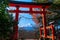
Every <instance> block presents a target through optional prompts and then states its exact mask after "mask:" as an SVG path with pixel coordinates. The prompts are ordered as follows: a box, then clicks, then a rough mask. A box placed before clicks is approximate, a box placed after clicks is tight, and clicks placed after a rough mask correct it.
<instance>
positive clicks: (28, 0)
mask: <svg viewBox="0 0 60 40" xmlns="http://www.w3.org/2000/svg"><path fill="white" fill-rule="evenodd" d="M15 1H23V2H32V0H15Z"/></svg>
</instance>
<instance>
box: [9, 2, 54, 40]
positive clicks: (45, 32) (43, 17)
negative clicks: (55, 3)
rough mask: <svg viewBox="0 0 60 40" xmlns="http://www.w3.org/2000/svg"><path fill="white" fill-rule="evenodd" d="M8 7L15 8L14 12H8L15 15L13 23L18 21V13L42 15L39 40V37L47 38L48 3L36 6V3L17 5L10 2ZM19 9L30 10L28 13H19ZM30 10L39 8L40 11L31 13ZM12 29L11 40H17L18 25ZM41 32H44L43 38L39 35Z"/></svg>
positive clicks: (20, 3)
mask: <svg viewBox="0 0 60 40" xmlns="http://www.w3.org/2000/svg"><path fill="white" fill-rule="evenodd" d="M9 6H11V7H16V10H13V11H12V10H9V12H15V13H16V17H15V21H18V15H19V13H30V14H32V13H40V14H41V15H42V22H43V28H40V38H41V37H44V38H47V30H46V8H48V7H49V6H50V3H41V4H36V3H25V2H19V3H15V2H10V3H9ZM19 7H25V8H29V9H30V10H29V11H21V10H19ZM32 8H41V9H42V11H33V10H32ZM13 29H14V35H13V40H18V25H15V27H14V28H13ZM41 30H43V31H44V36H42V34H41V33H42V31H41ZM53 33H54V32H53ZM53 36H54V35H53Z"/></svg>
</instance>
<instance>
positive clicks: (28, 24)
mask: <svg viewBox="0 0 60 40" xmlns="http://www.w3.org/2000/svg"><path fill="white" fill-rule="evenodd" d="M18 26H19V27H32V25H31V24H30V23H27V24H21V25H18Z"/></svg>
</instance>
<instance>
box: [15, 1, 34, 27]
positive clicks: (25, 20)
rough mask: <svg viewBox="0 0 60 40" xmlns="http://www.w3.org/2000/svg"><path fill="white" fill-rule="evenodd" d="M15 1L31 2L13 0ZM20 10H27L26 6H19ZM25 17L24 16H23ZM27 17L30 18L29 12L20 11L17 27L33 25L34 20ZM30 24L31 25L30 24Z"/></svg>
mask: <svg viewBox="0 0 60 40" xmlns="http://www.w3.org/2000/svg"><path fill="white" fill-rule="evenodd" d="M15 1H23V2H32V0H15ZM21 10H25V11H26V10H28V9H27V8H21ZM22 16H24V17H26V18H24V17H22ZM28 18H32V16H31V15H30V14H29V13H26V14H25V13H24V14H22V13H20V14H19V21H18V23H19V24H18V26H19V27H30V26H32V25H35V23H34V21H33V20H32V19H28ZM31 24H32V25H31Z"/></svg>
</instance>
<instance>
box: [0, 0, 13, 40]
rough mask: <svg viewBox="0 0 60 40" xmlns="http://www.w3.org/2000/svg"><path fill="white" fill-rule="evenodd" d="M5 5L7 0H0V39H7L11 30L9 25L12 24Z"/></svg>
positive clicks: (11, 25)
mask: <svg viewBox="0 0 60 40" xmlns="http://www.w3.org/2000/svg"><path fill="white" fill-rule="evenodd" d="M7 6H8V0H0V40H8V39H9V37H10V35H11V33H12V32H13V31H12V30H11V27H13V26H14V21H13V18H12V16H11V15H9V14H8V12H7V10H6V7H7Z"/></svg>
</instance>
